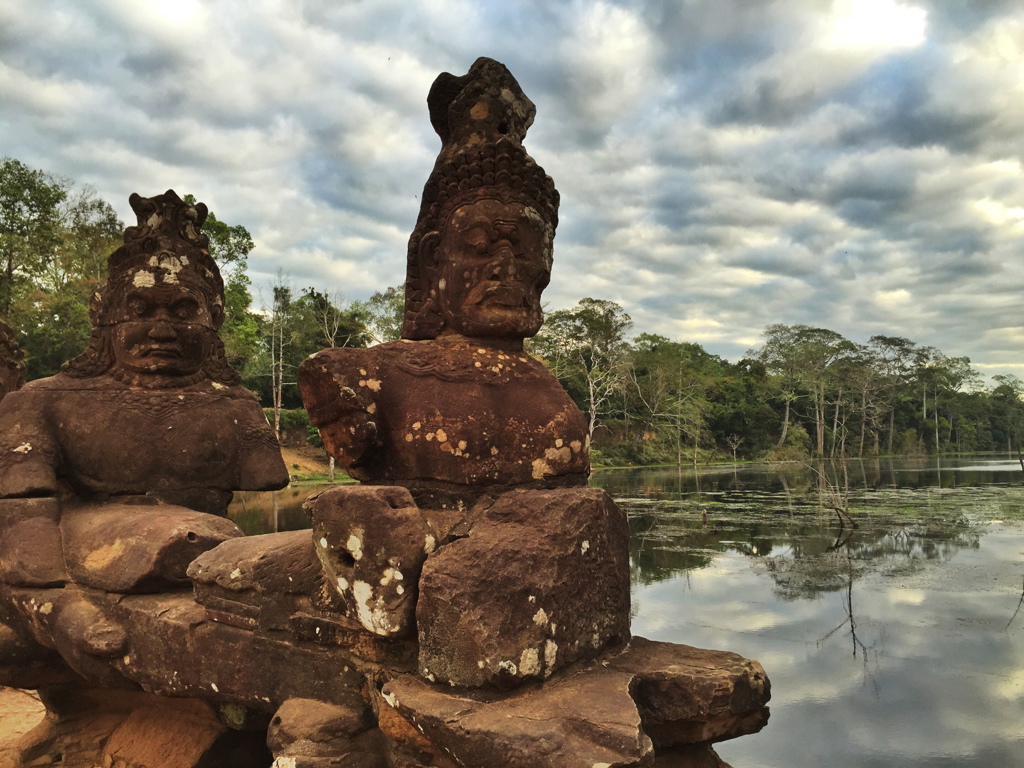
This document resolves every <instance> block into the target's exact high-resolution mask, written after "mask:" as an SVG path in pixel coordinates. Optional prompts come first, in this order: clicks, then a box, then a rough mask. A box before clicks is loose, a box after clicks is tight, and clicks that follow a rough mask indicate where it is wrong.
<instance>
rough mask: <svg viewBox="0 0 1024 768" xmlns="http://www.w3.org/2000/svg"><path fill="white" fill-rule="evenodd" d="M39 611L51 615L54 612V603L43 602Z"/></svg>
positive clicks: (44, 614)
mask: <svg viewBox="0 0 1024 768" xmlns="http://www.w3.org/2000/svg"><path fill="white" fill-rule="evenodd" d="M39 612H40V613H41V614H43V616H49V615H50V614H51V613H52V612H53V603H43V604H42V605H40V606H39Z"/></svg>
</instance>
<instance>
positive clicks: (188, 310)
mask: <svg viewBox="0 0 1024 768" xmlns="http://www.w3.org/2000/svg"><path fill="white" fill-rule="evenodd" d="M196 309H197V307H196V305H195V304H193V303H192V302H191V301H184V302H182V303H180V304H175V305H174V309H173V310H172V312H173V314H174V316H175V317H176V318H177V319H179V320H191V319H192V318H193V317H195V314H196Z"/></svg>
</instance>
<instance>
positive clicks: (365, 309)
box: [352, 285, 405, 344]
mask: <svg viewBox="0 0 1024 768" xmlns="http://www.w3.org/2000/svg"><path fill="white" fill-rule="evenodd" d="M352 309H353V310H354V311H355V312H356V313H357V314H358V315H359V316H360V317H361V318H362V319H363V322H364V325H365V328H366V333H367V334H368V335H369V339H368V341H367V343H368V344H383V343H384V342H386V341H396V340H397V339H400V338H401V337H402V322H403V320H404V317H405V288H404V286H401V285H394V286H391V287H390V288H385V289H384V290H383V291H377V293H375V294H373V295H372V296H371V297H370V298H369V299H367V300H366V301H355V302H352Z"/></svg>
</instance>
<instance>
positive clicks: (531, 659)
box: [513, 648, 540, 675]
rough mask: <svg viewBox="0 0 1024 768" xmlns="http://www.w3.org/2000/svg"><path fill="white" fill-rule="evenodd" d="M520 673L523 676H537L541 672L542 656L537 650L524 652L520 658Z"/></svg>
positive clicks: (529, 649)
mask: <svg viewBox="0 0 1024 768" xmlns="http://www.w3.org/2000/svg"><path fill="white" fill-rule="evenodd" d="M519 672H520V674H522V675H536V674H537V673H538V672H540V654H539V653H538V652H537V649H536V648H527V649H525V650H524V651H523V653H522V655H521V656H520V657H519ZM513 674H515V673H513Z"/></svg>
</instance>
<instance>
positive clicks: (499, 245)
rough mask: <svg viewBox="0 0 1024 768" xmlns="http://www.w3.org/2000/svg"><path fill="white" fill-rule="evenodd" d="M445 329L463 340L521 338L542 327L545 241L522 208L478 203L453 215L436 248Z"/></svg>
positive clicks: (547, 262) (545, 232) (540, 226)
mask: <svg viewBox="0 0 1024 768" xmlns="http://www.w3.org/2000/svg"><path fill="white" fill-rule="evenodd" d="M435 257H436V260H437V262H438V267H437V269H438V272H439V275H440V277H439V279H438V281H437V289H438V294H439V299H440V306H441V311H442V313H443V314H444V318H445V325H446V327H447V328H448V329H450V330H451V331H454V332H456V333H461V334H463V335H464V336H497V337H511V338H526V337H528V336H533V335H534V334H535V333H537V331H539V330H540V326H541V323H542V322H543V320H544V315H543V312H542V311H541V305H540V296H541V292H542V291H543V290H544V288H545V287H546V286H547V284H548V281H549V280H550V279H551V238H550V235H549V229H548V227H547V226H546V224H545V223H544V220H543V219H542V218H541V217H540V216H539V215H538V214H537V213H536V211H534V210H533V209H532V208H530V207H528V206H526V205H523V204H522V203H515V202H513V203H505V202H502V201H500V200H491V199H483V200H477V201H476V202H473V203H470V204H467V205H464V206H462V207H461V208H459V209H458V210H456V211H455V212H454V213H453V214H452V215H451V217H450V218H449V219H448V222H447V224H446V225H445V228H444V231H443V232H442V233H441V236H440V240H439V241H438V243H437V246H436V252H435Z"/></svg>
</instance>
